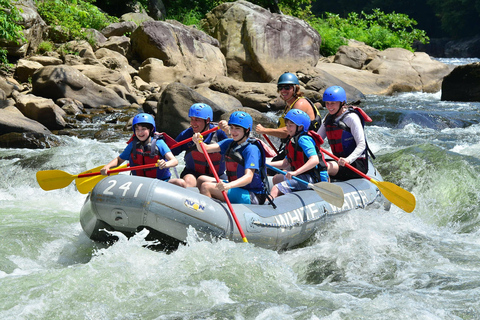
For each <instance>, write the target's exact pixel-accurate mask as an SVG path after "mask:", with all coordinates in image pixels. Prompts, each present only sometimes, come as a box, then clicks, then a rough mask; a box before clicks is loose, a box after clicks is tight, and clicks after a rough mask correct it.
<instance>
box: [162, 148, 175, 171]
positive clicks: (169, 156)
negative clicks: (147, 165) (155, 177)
mask: <svg viewBox="0 0 480 320" xmlns="http://www.w3.org/2000/svg"><path fill="white" fill-rule="evenodd" d="M164 157H165V159H166V160H167V161H165V160H164V159H160V160H158V161H157V166H158V168H159V169H166V168H173V167H175V166H176V165H177V164H178V160H177V158H175V156H174V155H173V153H172V152H171V151H169V152H167V153H165V156H164Z"/></svg>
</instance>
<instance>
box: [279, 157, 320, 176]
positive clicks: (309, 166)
mask: <svg viewBox="0 0 480 320" xmlns="http://www.w3.org/2000/svg"><path fill="white" fill-rule="evenodd" d="M319 163H320V160H319V159H318V155H313V156H311V157H310V158H308V161H307V162H305V164H304V165H303V166H301V167H300V168H298V169H297V170H295V171H288V172H287V174H286V177H287V179H292V176H299V175H301V174H302V173H305V172H307V171H309V170H311V169H313V168H315V166H317V165H318V164H319Z"/></svg>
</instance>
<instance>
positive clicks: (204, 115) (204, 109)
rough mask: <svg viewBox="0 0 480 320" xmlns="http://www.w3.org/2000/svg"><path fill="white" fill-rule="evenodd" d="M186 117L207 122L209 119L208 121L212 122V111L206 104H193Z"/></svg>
mask: <svg viewBox="0 0 480 320" xmlns="http://www.w3.org/2000/svg"><path fill="white" fill-rule="evenodd" d="M188 116H189V117H190V118H191V117H195V118H200V119H203V120H207V119H208V118H210V121H213V111H212V108H211V107H210V106H209V105H208V104H206V103H194V104H192V106H191V107H190V110H188Z"/></svg>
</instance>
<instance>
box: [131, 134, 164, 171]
mask: <svg viewBox="0 0 480 320" xmlns="http://www.w3.org/2000/svg"><path fill="white" fill-rule="evenodd" d="M158 139H163V135H161V134H160V135H154V136H153V137H152V138H151V139H150V142H149V143H147V144H146V145H144V144H143V143H142V142H141V141H140V140H138V139H137V138H136V137H135V138H134V139H133V143H134V145H133V147H132V152H131V154H130V155H131V163H130V166H131V167H135V166H140V165H145V164H154V163H157V161H158V160H160V159H163V158H162V156H161V155H160V150H158V147H157V140H158ZM132 175H136V176H142V177H149V178H158V179H162V180H165V179H168V178H170V171H169V170H168V169H158V167H152V168H147V169H142V170H132Z"/></svg>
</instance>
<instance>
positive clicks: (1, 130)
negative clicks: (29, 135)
mask: <svg viewBox="0 0 480 320" xmlns="http://www.w3.org/2000/svg"><path fill="white" fill-rule="evenodd" d="M10 132H18V133H24V132H34V133H40V134H50V133H51V132H50V130H48V129H47V127H45V126H44V125H43V124H41V123H39V122H38V121H35V120H32V119H29V118H27V117H25V116H24V115H23V113H22V112H21V111H20V110H18V109H17V107H14V106H8V107H5V108H3V109H0V135H4V134H7V133H10Z"/></svg>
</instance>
